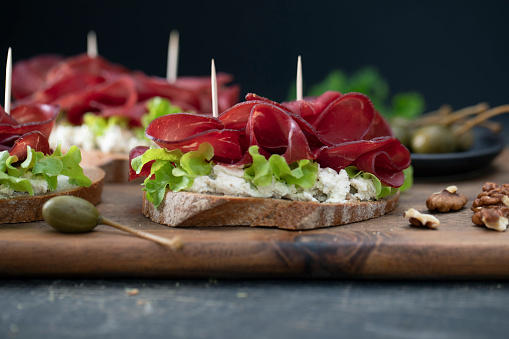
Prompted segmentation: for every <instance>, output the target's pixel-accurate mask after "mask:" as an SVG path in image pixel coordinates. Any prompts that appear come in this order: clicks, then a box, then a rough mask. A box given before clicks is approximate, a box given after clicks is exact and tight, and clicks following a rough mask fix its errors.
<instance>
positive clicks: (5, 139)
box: [0, 104, 60, 161]
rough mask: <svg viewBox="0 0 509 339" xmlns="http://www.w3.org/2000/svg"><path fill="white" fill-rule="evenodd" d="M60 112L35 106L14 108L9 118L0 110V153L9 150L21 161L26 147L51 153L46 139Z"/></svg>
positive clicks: (56, 108)
mask: <svg viewBox="0 0 509 339" xmlns="http://www.w3.org/2000/svg"><path fill="white" fill-rule="evenodd" d="M59 112H60V108H59V107H58V106H51V105H44V104H35V105H22V106H17V107H14V108H13V110H12V111H11V115H10V116H9V115H8V114H7V113H5V111H4V110H3V109H1V108H0V151H5V150H9V154H10V155H16V156H17V157H18V160H19V161H23V160H25V158H26V155H27V146H30V147H31V148H32V149H34V150H35V151H38V152H43V153H45V154H49V153H51V148H50V146H49V143H48V138H49V135H50V133H51V129H52V128H53V124H54V123H55V119H56V118H57V116H58V113H59Z"/></svg>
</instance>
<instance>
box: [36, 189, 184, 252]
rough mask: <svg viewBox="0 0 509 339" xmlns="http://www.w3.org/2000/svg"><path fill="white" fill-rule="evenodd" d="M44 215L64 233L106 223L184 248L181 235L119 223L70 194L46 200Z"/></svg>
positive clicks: (43, 209) (172, 246)
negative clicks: (161, 234)
mask: <svg viewBox="0 0 509 339" xmlns="http://www.w3.org/2000/svg"><path fill="white" fill-rule="evenodd" d="M42 216H43V218H44V220H45V221H46V222H47V223H48V224H49V225H50V226H51V227H53V228H54V229H56V230H57V231H60V232H64V233H83V232H90V231H92V230H93V229H94V228H95V227H96V226H97V225H99V224H105V225H108V226H111V227H115V228H117V229H120V230H122V231H125V232H129V233H131V234H134V235H136V236H138V237H141V238H145V239H149V240H152V241H155V242H157V243H159V244H162V245H165V246H169V247H171V248H172V249H173V250H178V249H180V248H182V241H181V240H180V238H179V237H173V238H172V239H167V238H164V237H160V236H157V235H154V234H150V233H147V232H144V231H141V230H137V229H134V228H131V227H129V226H125V225H121V224H118V223H116V222H114V221H111V220H108V219H106V218H104V217H103V216H101V215H100V214H99V211H98V210H97V209H96V208H95V206H94V205H92V204H91V203H90V202H88V201H86V200H84V199H82V198H78V197H74V196H70V195H63V196H58V197H54V198H51V199H50V200H48V201H46V203H45V204H44V205H43V206H42Z"/></svg>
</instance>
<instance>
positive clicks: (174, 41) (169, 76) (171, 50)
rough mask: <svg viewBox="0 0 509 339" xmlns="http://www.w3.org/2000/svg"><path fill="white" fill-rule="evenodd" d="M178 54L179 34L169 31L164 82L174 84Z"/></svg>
mask: <svg viewBox="0 0 509 339" xmlns="http://www.w3.org/2000/svg"><path fill="white" fill-rule="evenodd" d="M178 54H179V32H178V31H175V30H173V31H171V33H170V40H169V41H168V59H167V64H166V81H168V82H175V81H176V80H177V66H178Z"/></svg>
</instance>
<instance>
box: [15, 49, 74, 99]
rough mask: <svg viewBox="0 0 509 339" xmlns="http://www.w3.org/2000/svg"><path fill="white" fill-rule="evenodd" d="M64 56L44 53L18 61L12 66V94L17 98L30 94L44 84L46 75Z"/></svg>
mask: <svg viewBox="0 0 509 339" xmlns="http://www.w3.org/2000/svg"><path fill="white" fill-rule="evenodd" d="M63 59H64V57H63V56H60V55H53V54H44V55H40V56H37V57H34V58H30V59H27V60H22V61H19V62H16V63H15V64H14V67H13V68H12V95H13V97H14V98H15V99H21V98H25V97H28V96H30V95H31V94H32V93H34V92H36V91H37V90H39V88H41V87H42V86H43V84H44V83H45V81H46V75H47V74H48V72H49V71H50V69H52V68H53V67H54V66H55V65H57V64H58V63H59V62H61V61H62V60H63Z"/></svg>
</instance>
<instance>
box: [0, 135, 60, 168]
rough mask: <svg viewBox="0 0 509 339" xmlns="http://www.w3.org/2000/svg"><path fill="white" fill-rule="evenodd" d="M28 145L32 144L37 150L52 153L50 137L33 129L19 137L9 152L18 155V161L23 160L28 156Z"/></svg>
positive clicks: (31, 146)
mask: <svg viewBox="0 0 509 339" xmlns="http://www.w3.org/2000/svg"><path fill="white" fill-rule="evenodd" d="M27 146H30V148H32V149H33V150H35V151H36V152H42V153H44V154H50V153H51V147H50V145H49V142H48V139H47V138H46V137H45V136H44V135H42V133H40V132H39V131H32V132H28V133H25V134H23V135H22V136H21V137H19V138H18V139H17V140H16V141H15V142H14V145H13V146H12V147H11V148H10V149H9V154H10V155H15V156H17V157H18V161H23V160H25V159H26V158H27Z"/></svg>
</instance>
